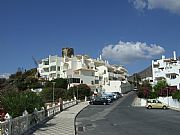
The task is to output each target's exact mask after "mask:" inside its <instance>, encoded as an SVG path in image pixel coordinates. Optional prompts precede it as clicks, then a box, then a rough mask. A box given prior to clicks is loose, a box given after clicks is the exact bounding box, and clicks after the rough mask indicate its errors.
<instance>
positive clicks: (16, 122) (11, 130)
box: [0, 100, 77, 135]
mask: <svg viewBox="0 0 180 135" xmlns="http://www.w3.org/2000/svg"><path fill="white" fill-rule="evenodd" d="M76 104H77V101H76V100H73V101H66V102H64V101H63V104H62V105H61V104H60V103H58V105H54V106H52V107H49V106H47V109H44V108H42V110H40V111H37V109H36V108H35V110H34V112H33V113H32V114H28V112H27V111H26V110H25V111H24V113H23V115H22V116H20V117H16V118H14V119H12V118H11V116H10V115H9V114H6V117H5V119H6V120H5V121H3V122H0V135H21V134H23V133H24V132H26V131H27V130H29V129H31V128H32V127H34V126H36V125H37V124H39V123H40V122H43V121H44V120H47V119H48V118H51V117H53V116H54V115H56V114H58V113H60V112H61V111H62V110H65V109H67V108H69V107H72V106H74V105H76Z"/></svg>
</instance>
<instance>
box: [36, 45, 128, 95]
mask: <svg viewBox="0 0 180 135" xmlns="http://www.w3.org/2000/svg"><path fill="white" fill-rule="evenodd" d="M37 70H38V72H39V73H40V76H41V77H42V78H45V79H47V80H53V79H56V78H67V79H68V80H69V86H70V87H71V86H74V85H78V84H87V85H88V86H90V88H91V89H92V90H94V91H98V92H106V91H107V92H120V93H121V87H120V86H121V82H122V81H124V82H126V81H127V70H126V69H125V68H124V67H123V66H117V65H110V64H109V62H108V61H104V60H102V58H101V56H100V57H99V58H97V59H93V58H90V57H89V56H87V55H74V50H73V49H72V48H63V50H62V57H59V56H51V55H49V57H48V58H45V59H42V60H41V62H40V63H39V65H38V69H37Z"/></svg>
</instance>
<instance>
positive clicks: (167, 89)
mask: <svg viewBox="0 0 180 135" xmlns="http://www.w3.org/2000/svg"><path fill="white" fill-rule="evenodd" d="M166 91H167V104H168V106H169V88H168V87H166Z"/></svg>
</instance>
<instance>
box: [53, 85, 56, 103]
mask: <svg viewBox="0 0 180 135" xmlns="http://www.w3.org/2000/svg"><path fill="white" fill-rule="evenodd" d="M52 83H53V97H52V98H53V105H54V86H55V83H56V82H52Z"/></svg>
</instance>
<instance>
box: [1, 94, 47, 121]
mask: <svg viewBox="0 0 180 135" xmlns="http://www.w3.org/2000/svg"><path fill="white" fill-rule="evenodd" d="M1 104H2V106H3V108H4V109H5V110H6V112H8V113H9V114H10V115H11V116H12V117H13V118H14V117H17V116H21V115H22V113H23V112H24V111H25V110H27V111H28V113H32V112H33V111H34V109H35V108H37V109H38V110H40V109H41V107H44V102H43V101H42V99H41V97H40V96H38V95H37V94H36V93H34V92H30V91H26V92H21V93H17V92H8V93H6V94H4V95H3V96H2V97H1Z"/></svg>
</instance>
